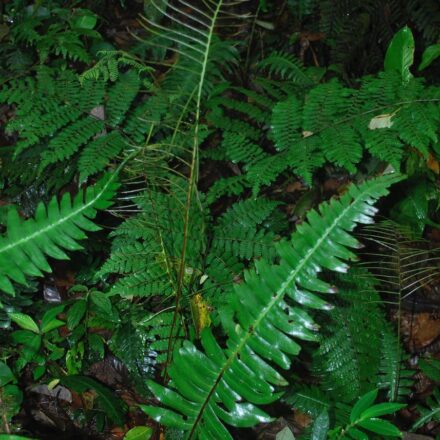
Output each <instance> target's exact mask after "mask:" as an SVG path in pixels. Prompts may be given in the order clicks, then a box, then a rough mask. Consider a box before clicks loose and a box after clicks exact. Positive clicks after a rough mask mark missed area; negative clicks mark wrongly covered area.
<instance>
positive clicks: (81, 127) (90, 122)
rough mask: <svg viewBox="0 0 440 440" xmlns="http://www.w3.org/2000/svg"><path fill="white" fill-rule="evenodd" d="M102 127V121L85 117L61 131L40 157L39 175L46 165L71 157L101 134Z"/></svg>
mask: <svg viewBox="0 0 440 440" xmlns="http://www.w3.org/2000/svg"><path fill="white" fill-rule="evenodd" d="M104 126H105V125H104V121H102V120H100V119H96V118H93V117H91V116H85V117H83V118H81V119H78V120H77V121H75V122H74V123H73V124H71V125H69V126H68V127H67V128H65V129H64V130H62V131H61V132H60V133H59V134H58V135H57V136H56V137H55V138H54V139H53V140H51V141H50V142H49V145H48V146H47V149H46V150H45V151H44V152H43V154H42V155H41V163H40V167H39V171H40V173H41V172H42V171H43V170H44V169H45V168H46V167H47V166H48V165H50V164H53V163H56V162H59V161H62V160H64V159H67V158H69V157H71V156H72V155H73V154H74V153H76V152H77V151H78V150H79V148H80V147H81V146H83V145H85V144H86V142H87V141H89V140H90V139H91V138H92V137H93V136H96V135H98V134H99V133H101V132H102V131H103V130H104Z"/></svg>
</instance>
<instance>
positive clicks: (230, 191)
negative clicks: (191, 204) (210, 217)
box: [206, 175, 249, 205]
mask: <svg viewBox="0 0 440 440" xmlns="http://www.w3.org/2000/svg"><path fill="white" fill-rule="evenodd" d="M248 187H249V183H248V181H247V178H246V176H244V175H241V176H232V177H225V178H223V179H219V180H217V181H216V182H214V183H213V185H212V186H211V187H210V188H209V191H208V193H207V195H206V202H207V203H208V204H209V205H211V204H212V203H214V202H215V201H217V200H218V199H219V198H221V197H223V196H233V195H234V196H238V195H239V194H241V193H242V192H243V191H244V190H245V189H246V188H248Z"/></svg>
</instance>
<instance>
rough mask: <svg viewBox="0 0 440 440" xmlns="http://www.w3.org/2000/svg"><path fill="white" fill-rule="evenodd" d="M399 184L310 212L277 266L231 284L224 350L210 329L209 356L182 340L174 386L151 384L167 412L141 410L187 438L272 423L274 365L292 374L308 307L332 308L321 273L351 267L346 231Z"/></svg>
mask: <svg viewBox="0 0 440 440" xmlns="http://www.w3.org/2000/svg"><path fill="white" fill-rule="evenodd" d="M397 179H398V178H396V176H390V175H388V176H383V177H380V178H378V179H374V180H371V181H368V182H366V183H364V184H363V185H361V186H360V187H356V186H354V185H353V186H351V187H350V188H349V190H348V191H347V193H346V194H344V195H343V196H342V197H341V199H339V200H332V201H331V202H330V203H327V204H323V205H321V206H320V209H319V212H317V211H310V212H309V214H308V216H307V222H305V223H303V224H301V225H300V226H299V227H298V229H297V231H296V233H295V234H294V235H293V236H292V241H291V242H281V243H280V244H279V245H278V246H277V252H278V255H279V256H280V262H279V264H277V265H270V264H268V263H267V262H266V261H265V260H260V261H258V262H256V264H255V269H254V270H250V271H247V272H246V273H245V280H244V282H242V283H241V284H236V285H235V286H234V287H235V288H234V295H233V296H231V299H230V303H229V311H228V312H226V313H224V315H223V326H224V329H225V331H226V332H227V335H228V340H227V342H226V346H225V348H224V349H222V348H221V347H220V345H218V343H217V341H216V340H215V339H214V336H213V334H212V332H211V331H210V330H209V329H205V330H204V331H203V332H202V334H201V343H202V346H203V348H204V351H205V353H204V352H202V351H199V350H197V349H196V347H195V346H194V345H193V344H192V343H191V342H189V341H185V342H184V343H183V346H182V348H180V349H179V350H177V351H176V352H175V353H174V358H173V362H172V364H171V366H170V368H169V376H170V378H171V382H170V385H169V386H170V387H169V388H165V387H163V386H161V385H158V384H156V383H154V382H152V381H150V382H149V387H150V389H151V390H152V391H153V393H154V394H155V395H156V397H157V398H158V399H159V400H160V401H161V403H162V404H163V405H164V406H166V407H167V408H159V407H153V406H146V405H144V406H142V408H143V410H144V411H145V412H146V413H147V414H148V415H150V416H151V417H153V418H154V419H155V420H157V421H160V423H161V424H163V425H166V426H171V427H177V428H179V429H182V430H184V431H186V433H187V434H186V438H187V439H212V438H216V439H232V437H231V435H230V434H229V433H228V431H227V429H226V428H225V426H224V423H226V424H231V425H233V426H237V427H246V426H253V425H255V424H256V423H259V422H264V421H268V420H270V418H269V417H268V416H267V415H266V414H265V413H264V412H263V411H262V410H261V409H259V408H258V406H256V405H261V404H267V403H270V402H272V401H274V400H276V399H277V398H279V396H280V395H279V393H278V392H277V391H276V389H275V387H278V386H280V385H285V384H286V381H285V380H284V379H283V378H282V376H280V374H279V373H278V372H277V371H276V369H274V367H273V366H271V365H270V364H269V362H270V363H271V364H272V365H276V366H278V367H281V368H283V369H288V368H289V367H290V364H291V361H290V357H291V356H294V355H296V354H298V352H299V350H300V346H299V345H298V344H297V343H296V342H294V340H293V339H292V338H299V339H303V340H316V339H317V337H316V334H315V332H314V331H313V330H316V327H315V324H314V323H313V321H312V320H311V318H310V317H309V316H308V314H307V313H306V312H305V310H303V307H312V308H318V309H327V310H328V309H330V308H331V306H330V305H329V304H328V302H327V301H325V300H324V299H321V298H320V297H319V296H317V295H316V294H315V293H312V292H321V293H329V292H332V291H333V287H331V286H330V285H329V284H327V283H326V282H324V281H322V280H321V279H319V278H317V274H318V272H319V271H320V270H322V269H328V270H333V271H339V272H345V271H346V270H347V267H348V266H347V264H346V263H345V262H346V261H347V260H352V259H353V258H354V254H353V253H352V252H351V251H349V249H348V247H357V246H358V242H357V241H356V240H355V239H354V238H353V237H352V236H351V235H350V234H349V233H348V232H350V231H352V230H353V228H354V227H355V226H356V223H358V222H359V223H371V222H372V218H371V216H372V215H374V213H375V209H374V208H373V206H372V205H373V203H374V202H375V200H377V199H378V198H379V197H381V196H383V195H385V194H386V193H387V189H386V188H387V187H388V186H389V185H390V184H392V183H393V182H395V181H396V180H397ZM295 303H296V304H295ZM195 372H196V373H197V374H194V373H195Z"/></svg>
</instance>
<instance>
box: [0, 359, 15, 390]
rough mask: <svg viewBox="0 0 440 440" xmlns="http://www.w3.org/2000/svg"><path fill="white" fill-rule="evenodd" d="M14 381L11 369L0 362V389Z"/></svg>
mask: <svg viewBox="0 0 440 440" xmlns="http://www.w3.org/2000/svg"><path fill="white" fill-rule="evenodd" d="M14 380H15V377H14V374H13V373H12V371H11V369H10V368H9V367H8V366H7V365H6V364H5V363H4V362H2V361H0V387H4V386H5V385H6V384H7V383H9V382H12V381H14Z"/></svg>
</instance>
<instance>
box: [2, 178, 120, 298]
mask: <svg viewBox="0 0 440 440" xmlns="http://www.w3.org/2000/svg"><path fill="white" fill-rule="evenodd" d="M117 187H118V185H117V184H116V183H115V182H114V176H107V177H106V178H104V179H102V180H101V181H100V182H99V183H97V184H96V185H95V186H93V187H89V188H87V190H86V192H85V194H84V195H83V194H82V193H78V195H76V196H75V198H74V199H73V200H72V199H71V196H70V194H69V193H65V194H64V196H63V197H62V199H61V201H60V203H58V201H57V199H56V198H53V199H52V200H51V201H50V203H49V205H48V206H47V208H46V207H45V206H44V205H43V203H40V204H39V205H38V207H37V210H36V213H35V218H34V219H28V220H22V219H21V218H20V216H19V215H18V212H17V210H16V209H11V210H10V211H9V213H8V220H7V231H6V234H5V235H4V236H2V237H0V288H1V289H2V290H3V291H4V292H6V293H9V294H14V287H13V286H12V283H11V281H14V282H16V283H19V284H24V285H26V276H29V275H30V276H41V275H42V271H45V272H50V266H49V263H48V261H47V257H46V255H48V256H50V257H52V258H56V259H68V256H67V254H66V253H65V252H64V250H69V251H73V250H77V249H81V248H82V246H81V245H80V244H79V243H78V241H79V240H82V239H84V238H86V235H85V233H84V231H96V230H98V229H100V228H99V227H98V226H97V225H95V224H94V223H93V222H92V221H91V219H93V218H94V217H95V216H96V211H97V210H98V209H106V208H108V207H109V206H110V205H111V204H112V202H111V199H112V197H113V196H114V193H115V191H116V189H117ZM63 249H64V250H63Z"/></svg>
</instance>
